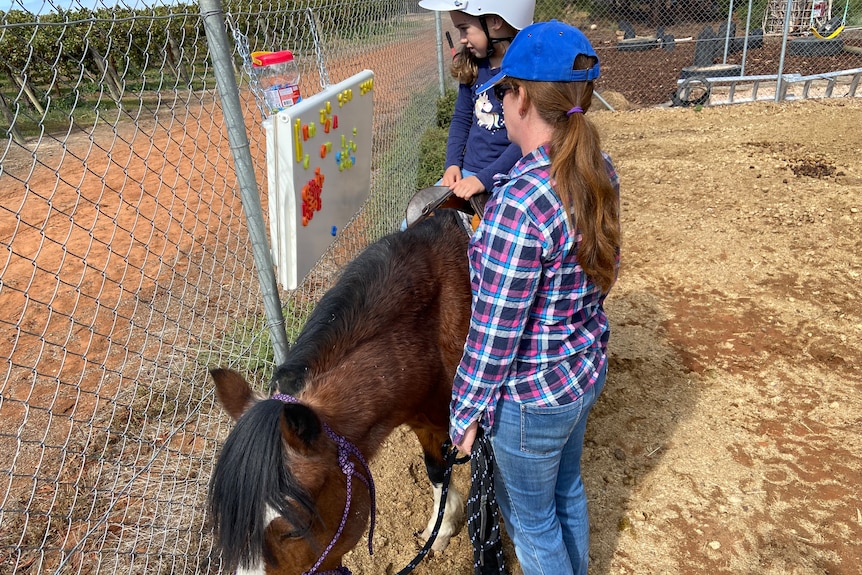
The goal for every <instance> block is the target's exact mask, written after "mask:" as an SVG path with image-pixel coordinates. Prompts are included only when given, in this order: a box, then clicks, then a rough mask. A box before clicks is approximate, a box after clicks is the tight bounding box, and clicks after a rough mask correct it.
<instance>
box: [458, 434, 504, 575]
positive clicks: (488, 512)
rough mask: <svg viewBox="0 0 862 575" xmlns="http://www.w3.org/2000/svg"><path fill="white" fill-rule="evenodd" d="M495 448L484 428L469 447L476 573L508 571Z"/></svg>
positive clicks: (470, 518) (470, 516) (471, 532)
mask: <svg viewBox="0 0 862 575" xmlns="http://www.w3.org/2000/svg"><path fill="white" fill-rule="evenodd" d="M494 465H495V464H494V449H493V447H492V446H491V440H490V439H488V437H487V436H486V435H485V433H484V431H483V430H482V428H479V432H478V433H477V434H476V440H475V441H474V442H473V448H472V449H471V450H470V495H469V497H467V532H468V533H469V535H470V542H471V543H472V544H473V572H474V573H475V575H502V574H505V573H506V562H505V560H504V558H503V542H502V540H501V539H500V514H499V510H498V508H497V499H496V494H495V492H494Z"/></svg>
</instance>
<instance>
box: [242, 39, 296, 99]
mask: <svg viewBox="0 0 862 575" xmlns="http://www.w3.org/2000/svg"><path fill="white" fill-rule="evenodd" d="M251 63H252V68H253V69H254V71H255V73H256V75H257V81H258V83H259V84H260V88H261V90H263V96H264V100H265V101H266V107H267V108H268V109H269V111H270V113H273V114H275V113H277V112H280V111H281V110H284V109H286V108H289V107H291V106H293V105H294V104H296V103H297V102H299V101H300V100H302V96H300V94H299V68H297V66H296V61H295V60H294V59H293V52H291V51H290V50H282V51H280V52H254V53H253V54H252V55H251Z"/></svg>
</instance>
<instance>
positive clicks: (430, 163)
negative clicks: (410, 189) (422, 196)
mask: <svg viewBox="0 0 862 575" xmlns="http://www.w3.org/2000/svg"><path fill="white" fill-rule="evenodd" d="M448 135H449V129H448V127H447V128H442V127H433V128H428V129H427V130H425V133H424V134H422V137H421V138H420V139H419V168H418V173H417V174H416V186H417V189H420V190H421V189H422V188H427V187H428V186H433V185H434V184H435V183H436V182H437V180H439V179H440V178H441V177H443V169H444V168H445V167H446V166H445V165H444V164H445V163H446V139H447V137H448Z"/></svg>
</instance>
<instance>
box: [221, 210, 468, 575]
mask: <svg viewBox="0 0 862 575" xmlns="http://www.w3.org/2000/svg"><path fill="white" fill-rule="evenodd" d="M461 222H462V220H461V219H460V218H459V217H458V215H457V214H456V213H455V212H454V211H453V210H440V211H438V212H435V215H434V216H433V217H429V218H426V219H424V220H422V221H421V222H419V223H417V224H416V225H414V226H412V227H411V228H410V229H408V230H406V231H403V232H397V233H393V234H390V235H387V236H385V237H383V238H381V239H380V240H378V241H376V242H374V243H372V244H371V245H369V246H368V247H367V248H366V249H365V250H363V251H362V252H361V253H360V254H359V255H358V256H357V257H356V258H355V259H354V260H353V261H351V262H350V263H349V264H348V265H347V266H345V268H344V270H343V272H342V273H341V275H340V277H339V279H338V280H337V282H336V283H335V285H334V286H333V287H332V288H331V289H330V290H328V291H327V292H326V293H325V294H324V295H323V297H322V298H321V299H320V301H319V302H318V304H317V305H316V306H315V308H314V310H313V311H312V312H311V314H310V315H309V317H308V320H307V322H306V324H305V326H304V327H303V329H302V331H301V332H300V334H299V336H298V337H297V339H296V342H295V343H294V345H293V346H292V347H291V349H290V350H289V351H288V357H287V359H286V361H285V362H284V363H283V364H282V365H280V366H279V367H278V368H277V369H276V370H275V373H274V375H273V377H272V380H271V383H270V392H271V393H270V397H268V398H264V397H259V396H258V395H257V394H255V393H254V392H253V391H252V389H251V387H250V385H249V384H248V382H247V381H246V380H245V379H244V378H243V377H242V376H241V375H240V374H239V373H237V372H234V371H232V370H229V369H213V370H211V371H210V373H211V376H212V379H213V380H214V382H215V392H216V397H217V399H218V401H219V402H220V403H221V405H222V407H223V408H224V409H225V411H226V412H227V413H228V414H229V415H230V416H231V417H232V418H233V419H234V420H235V421H236V424H235V425H234V427H233V429H232V430H231V431H230V433H229V434H228V437H227V438H226V440H225V442H224V445H223V446H222V450H221V453H220V454H219V457H218V460H217V462H216V465H215V468H214V470H213V474H212V477H211V479H210V485H209V492H208V511H209V514H210V518H211V521H212V526H213V531H214V534H215V543H214V545H215V550H216V551H217V552H218V553H220V555H221V558H222V562H223V567H224V568H225V570H226V571H228V572H233V571H234V570H237V572H238V573H255V574H264V573H265V574H267V575H299V574H300V573H302V574H304V575H317V574H323V573H334V574H345V573H350V571H349V570H348V569H347V568H346V567H344V566H343V565H342V557H343V556H344V554H345V553H347V552H348V551H350V550H351V549H352V548H353V547H354V546H355V545H356V544H357V543H358V542H359V540H360V539H361V537H362V535H363V534H364V533H365V530H366V528H367V526H368V525H369V517H370V518H371V531H370V532H369V536H368V543H369V551H370V550H371V539H372V536H373V521H374V486H373V478H372V476H371V471H370V469H369V468H368V464H367V461H368V460H370V459H371V458H373V457H374V455H375V454H376V453H377V452H378V450H379V448H380V446H381V444H382V443H383V441H384V440H385V439H386V437H387V436H388V435H389V434H390V433H391V432H392V431H393V430H394V429H395V428H396V427H398V426H400V425H402V424H406V425H408V426H409V427H410V428H411V429H412V431H413V432H414V433H415V434H416V436H417V438H418V439H419V443H420V445H421V447H422V451H423V454H424V460H425V467H426V471H427V474H428V478H429V480H430V481H431V484H432V487H433V494H434V500H435V507H436V505H438V504H439V501H440V497H441V484H442V481H443V476H444V471H445V462H444V453H443V449H442V448H441V446H442V445H443V444H444V442H445V441H446V440H447V437H448V422H449V420H448V413H449V401H450V399H451V393H452V382H453V378H454V375H455V370H456V368H457V365H458V362H459V361H460V359H461V355H462V353H463V346H464V341H465V339H466V336H467V330H468V327H469V319H470V303H471V292H470V280H469V273H468V262H467V241H468V235H467V234H466V233H465V229H464V227H463V224H462V223H461ZM354 480H358V481H354ZM463 501H464V500H463V496H462V495H461V494H460V493H458V491H457V490H456V489H454V488H450V489H449V492H448V498H447V501H446V505H445V512H444V515H443V520H442V524H441V527H440V528H439V531H438V534H437V538H436V540H435V542H434V545H433V547H432V549H435V550H437V551H441V550H443V549H445V547H446V546H447V545H448V542H449V539H450V538H451V537H452V536H453V535H454V534H456V533H457V532H458V530H459V529H460V528H461V526H462V525H463V523H464V503H463ZM435 511H436V510H435ZM434 515H436V513H435V514H434ZM434 519H435V518H434V516H432V518H431V520H429V522H428V527H427V528H426V529H425V531H424V532H423V533H422V534H421V537H422V538H423V539H425V540H427V539H428V538H429V537H430V536H431V533H432V527H433V526H434Z"/></svg>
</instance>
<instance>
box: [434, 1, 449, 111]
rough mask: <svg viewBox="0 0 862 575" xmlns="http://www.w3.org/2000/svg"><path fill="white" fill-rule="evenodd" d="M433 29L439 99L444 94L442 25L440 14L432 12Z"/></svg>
mask: <svg viewBox="0 0 862 575" xmlns="http://www.w3.org/2000/svg"><path fill="white" fill-rule="evenodd" d="M434 27H435V28H436V32H437V77H438V78H439V79H440V97H441V98H442V97H443V96H444V95H445V94H446V85H445V84H444V83H443V74H444V71H443V25H442V23H441V22H440V12H436V11H435V12H434Z"/></svg>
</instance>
